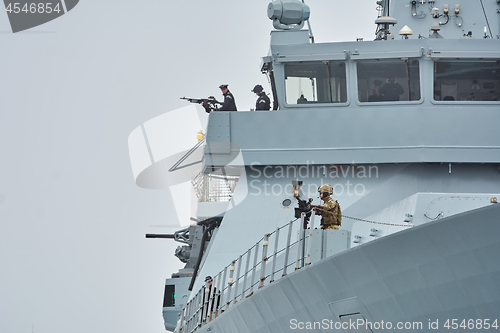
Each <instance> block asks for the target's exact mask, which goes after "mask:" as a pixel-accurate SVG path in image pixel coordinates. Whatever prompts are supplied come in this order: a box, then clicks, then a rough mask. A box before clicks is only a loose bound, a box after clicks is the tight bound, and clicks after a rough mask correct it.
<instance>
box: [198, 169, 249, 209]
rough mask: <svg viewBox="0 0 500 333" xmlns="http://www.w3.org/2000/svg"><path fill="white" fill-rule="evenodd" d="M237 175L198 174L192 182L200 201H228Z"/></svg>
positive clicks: (236, 181) (236, 180) (237, 177)
mask: <svg viewBox="0 0 500 333" xmlns="http://www.w3.org/2000/svg"><path fill="white" fill-rule="evenodd" d="M239 178H240V177H239V176H228V175H215V174H203V173H200V174H198V175H197V176H196V177H195V178H194V179H193V180H192V182H191V183H192V184H193V187H194V190H195V192H196V196H197V197H198V200H199V201H200V202H217V201H229V200H231V197H232V196H233V192H234V189H235V187H236V184H237V183H238V179H239Z"/></svg>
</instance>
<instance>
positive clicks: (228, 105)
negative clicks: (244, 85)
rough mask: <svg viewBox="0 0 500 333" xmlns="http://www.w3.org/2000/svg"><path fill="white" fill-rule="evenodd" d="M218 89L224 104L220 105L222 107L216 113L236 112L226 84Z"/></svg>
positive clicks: (231, 95)
mask: <svg viewBox="0 0 500 333" xmlns="http://www.w3.org/2000/svg"><path fill="white" fill-rule="evenodd" d="M219 88H220V90H221V91H222V94H223V95H224V102H223V103H220V104H222V106H221V107H220V108H219V109H218V111H238V109H237V108H236V102H235V100H234V96H233V94H231V92H230V91H229V89H227V84H221V85H220V86H219Z"/></svg>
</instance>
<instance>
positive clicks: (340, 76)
mask: <svg viewBox="0 0 500 333" xmlns="http://www.w3.org/2000/svg"><path fill="white" fill-rule="evenodd" d="M285 85H286V102H287V104H313V103H345V102H347V87H346V71H345V63H344V62H343V61H317V62H300V63H290V64H286V65H285Z"/></svg>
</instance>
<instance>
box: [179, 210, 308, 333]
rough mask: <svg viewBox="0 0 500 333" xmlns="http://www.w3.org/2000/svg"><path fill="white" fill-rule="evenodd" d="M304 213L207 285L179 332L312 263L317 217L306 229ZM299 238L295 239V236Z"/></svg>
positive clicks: (187, 311)
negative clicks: (312, 235) (314, 229)
mask: <svg viewBox="0 0 500 333" xmlns="http://www.w3.org/2000/svg"><path fill="white" fill-rule="evenodd" d="M304 218H305V215H304V213H303V214H302V216H301V218H300V220H299V219H295V220H293V221H290V222H289V223H288V224H286V225H284V226H282V227H279V228H277V229H276V230H275V231H273V232H271V233H268V234H266V235H264V237H262V238H261V239H259V240H258V241H257V242H256V243H255V245H254V246H252V247H251V248H250V249H248V250H247V251H246V252H245V253H243V254H241V255H240V256H239V257H238V258H237V259H235V260H233V261H232V262H231V263H230V264H229V265H227V266H226V267H224V268H223V269H222V270H221V271H220V272H219V273H217V274H216V275H215V276H213V278H212V282H211V284H210V283H206V285H205V286H204V287H202V288H201V289H200V290H198V292H197V293H196V294H195V295H194V297H192V298H191V300H190V301H189V302H188V303H187V304H186V305H185V306H184V308H183V309H182V311H181V314H180V332H183V333H193V332H195V331H196V330H198V329H199V328H200V327H202V326H203V325H204V324H206V323H208V322H210V321H211V320H213V319H215V318H217V317H218V316H219V315H221V313H223V312H224V311H226V310H227V309H229V308H230V306H231V305H233V304H235V303H237V302H238V301H241V300H244V299H245V298H247V297H250V296H252V295H253V293H254V291H255V290H256V289H260V288H262V287H264V286H265V285H266V284H270V283H272V282H274V281H275V280H277V279H279V278H281V277H284V276H286V275H287V274H288V272H289V270H290V268H291V267H293V266H295V270H298V269H300V268H301V267H304V266H307V265H308V264H310V256H309V255H308V253H310V246H311V243H312V242H308V241H307V240H308V238H309V237H310V236H311V233H310V232H309V230H312V229H313V228H314V214H313V215H312V218H311V221H310V222H309V227H310V229H304V228H303V225H304ZM294 234H295V235H297V236H296V238H295V239H294V237H293V235H294ZM269 267H270V268H269Z"/></svg>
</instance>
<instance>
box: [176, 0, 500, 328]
mask: <svg viewBox="0 0 500 333" xmlns="http://www.w3.org/2000/svg"><path fill="white" fill-rule="evenodd" d="M287 2H293V1H288V0H287ZM297 3H299V1H297ZM380 3H381V5H382V7H383V8H382V7H381V8H380V11H379V18H378V21H379V22H382V23H383V22H387V24H380V25H379V26H378V33H377V38H378V39H387V40H375V41H363V42H341V43H322V44H318V43H311V36H310V31H307V30H293V29H292V30H291V31H273V32H272V33H271V46H270V52H269V54H268V55H267V56H266V57H264V58H263V65H262V69H263V71H267V72H272V74H273V75H272V78H273V80H274V81H273V82H272V83H273V92H274V98H275V100H277V102H278V104H279V110H277V111H262V112H212V113H211V114H210V117H209V122H208V126H207V135H206V146H205V148H204V159H203V170H204V172H205V173H207V174H208V173H213V172H214V171H216V170H217V168H219V167H226V166H228V165H230V166H231V167H230V170H232V171H234V172H233V173H231V174H232V175H235V174H237V173H238V172H237V171H239V172H240V173H239V174H240V176H239V177H240V178H239V181H238V185H237V186H236V188H235V190H234V193H233V196H232V198H231V201H230V203H229V205H228V206H227V207H228V208H227V211H226V212H225V213H224V219H223V222H222V224H221V226H220V227H219V228H218V230H216V232H215V233H214V236H213V237H212V240H211V242H210V244H209V245H208V248H207V250H206V252H205V255H204V257H203V260H202V263H201V266H200V269H199V271H198V279H197V280H196V281H195V283H194V287H193V293H192V294H191V295H190V296H189V299H190V301H192V303H191V304H192V305H189V306H188V308H189V309H187V310H186V311H185V312H183V313H188V314H189V315H190V316H191V318H195V316H199V318H201V314H200V313H197V312H196V309H193V308H195V307H196V304H200V302H202V296H201V295H202V294H201V293H199V292H198V291H199V290H201V288H202V287H203V284H204V282H203V281H202V280H203V277H204V276H206V275H215V274H218V272H220V273H219V274H218V279H217V283H218V284H217V288H218V289H219V290H221V289H224V288H225V286H226V285H227V284H228V283H229V284H230V285H231V284H232V283H233V282H232V280H231V282H229V280H228V276H229V277H232V275H231V274H232V273H231V271H230V270H229V273H228V267H230V266H228V265H229V264H230V263H232V262H234V261H235V260H236V259H237V258H239V259H240V261H242V260H243V259H242V258H243V254H244V253H245V252H246V251H248V249H250V248H252V246H254V245H255V244H256V242H257V243H258V244H260V243H259V242H260V239H261V238H262V237H263V236H264V234H267V233H272V232H273V231H274V230H276V228H278V227H280V226H282V225H284V224H286V223H288V222H289V221H291V220H293V219H294V212H293V207H294V206H296V203H295V201H294V197H293V188H292V187H291V183H292V181H303V183H304V185H303V187H302V189H301V197H302V198H307V197H316V190H317V188H318V186H319V185H321V184H325V183H326V184H330V185H332V186H333V187H334V194H333V197H334V198H335V199H337V200H338V201H339V203H340V206H341V208H342V213H343V215H344V218H343V221H342V227H341V229H342V230H340V231H339V232H338V233H331V234H330V233H326V235H325V233H320V232H317V231H314V230H313V231H312V233H311V234H312V236H311V237H312V238H314V237H316V238H318V237H321V238H322V239H323V243H322V244H321V242H314V243H312V242H311V241H310V240H311V239H312V238H310V239H308V240H306V242H305V244H304V247H306V248H308V251H309V253H310V254H311V257H310V259H307V258H306V262H307V261H308V260H310V262H312V264H311V265H308V266H306V267H303V268H301V269H299V270H298V271H296V272H293V273H291V274H288V275H286V276H285V277H283V278H281V279H276V281H275V282H272V283H270V284H269V283H268V282H267V281H266V283H264V287H263V288H261V289H258V290H257V289H255V290H252V291H253V294H252V296H250V297H246V296H247V295H243V294H241V295H240V296H242V297H241V299H240V300H239V301H238V303H231V302H230V303H229V304H228V305H230V306H229V307H228V308H226V311H225V312H224V313H222V314H220V315H219V316H218V317H217V318H216V319H214V320H213V321H211V322H209V323H208V324H206V325H204V326H201V327H200V326H198V325H197V323H198V320H194V319H193V320H191V321H190V322H189V324H188V327H177V329H182V332H194V331H197V330H198V331H211V332H231V333H232V332H288V331H290V330H293V329H300V327H299V323H302V324H303V325H306V324H307V323H312V325H316V323H320V324H321V327H316V326H314V327H312V328H308V327H306V326H303V327H304V329H303V330H302V331H306V332H307V331H310V332H321V331H331V330H332V329H331V326H329V327H325V326H324V325H323V324H324V322H323V320H327V322H328V323H330V325H336V324H340V325H342V323H345V322H348V321H349V320H366V321H369V322H372V323H379V324H381V322H382V321H384V322H386V323H387V322H391V323H392V324H393V325H396V324H397V323H421V325H422V326H420V327H411V328H410V329H407V328H406V327H405V330H408V331H415V332H417V331H418V332H430V331H433V332H436V331H443V330H444V329H445V327H444V326H443V325H444V324H445V323H446V320H448V319H449V320H452V319H458V320H459V321H460V320H461V319H466V320H469V319H474V320H482V321H483V322H484V320H486V319H489V320H490V323H492V322H493V320H495V319H500V318H498V314H499V313H500V278H499V276H500V275H499V273H500V264H499V263H500V261H499V260H498V258H499V256H500V240H499V237H498V235H499V232H500V206H499V205H498V204H493V203H494V202H495V197H500V172H499V166H498V165H499V163H500V145H499V142H500V133H499V131H498V124H500V101H498V99H497V98H494V97H495V96H496V95H495V94H498V95H500V90H498V86H500V84H496V82H497V81H498V78H497V77H498V73H497V71H496V68H497V67H498V63H499V61H500V39H499V38H500V36H498V35H500V20H499V19H498V18H499V16H498V15H499V14H498V13H499V12H500V10H499V9H500V2H498V1H494V0H491V1H485V0H467V1H462V2H461V3H460V1H459V3H458V4H457V5H458V7H456V6H455V5H451V6H449V8H448V13H447V12H446V8H445V4H443V3H441V2H440V1H439V0H438V1H432V0H431V1H429V0H425V1H421V0H419V1H415V2H412V1H406V0H393V1H388V0H382V1H381V2H380ZM275 7H276V6H275ZM434 7H436V9H434ZM455 8H456V9H455ZM389 15H390V16H391V18H385V16H389ZM391 22H392V23H395V25H394V26H390V25H391V24H392V23H391ZM396 22H397V23H396ZM301 24H302V23H301ZM405 25H408V26H409V27H410V28H411V29H412V30H413V35H410V36H409V38H408V39H405V37H401V36H398V34H397V33H398V31H399V30H400V29H401V28H403V27H404V26H405ZM275 26H277V25H275ZM433 27H437V28H433ZM431 28H433V30H432V31H431ZM389 30H390V31H389ZM469 31H470V33H469ZM430 35H433V37H443V38H439V39H438V38H431V36H430ZM438 35H439V36H438ZM371 60H373V61H374V62H377V61H381V62H384V61H385V62H386V63H389V62H390V61H393V60H394V62H396V61H402V62H404V63H406V64H407V66H406V70H407V72H406V73H405V75H402V76H401V78H405V79H406V81H407V82H405V83H408V86H407V87H408V88H407V92H406V95H407V98H406V99H407V100H401V101H399V100H398V101H388V100H387V99H386V100H384V101H380V102H373V101H371V102H370V101H369V99H368V98H366V97H368V93H369V91H370V88H371V84H372V83H373V84H375V80H374V79H375V76H374V77H369V76H366V77H365V78H362V79H360V72H361V69H360V67H359V64H363V62H365V63H366V62H367V61H371ZM451 60H453V61H455V60H456V61H462V62H463V63H467V64H469V65H468V66H469V67H475V66H474V65H475V62H480V61H483V62H484V61H486V62H490V63H494V64H496V65H493V67H492V68H493V69H492V70H490V71H491V73H487V75H486V74H485V77H487V78H488V79H487V80H482V81H481V82H478V80H477V78H475V77H474V75H476V73H472V74H471V72H467V71H466V70H465V72H467V73H468V75H469V76H467V77H465V79H464V80H463V81H464V82H461V83H460V84H461V85H462V87H461V88H460V89H462V90H461V91H462V95H467V96H460V98H461V99H457V98H454V100H451V99H448V98H444V97H455V95H456V96H457V97H458V95H457V94H458V93H457V92H455V94H454V96H447V95H448V94H443V95H442V96H441V91H440V90H442V89H443V87H444V88H445V89H448V90H450V89H451V88H449V87H450V86H451V87H455V88H456V89H455V90H457V89H458V88H457V87H458V84H457V83H454V82H452V81H453V80H455V78H456V77H458V78H459V79H461V77H460V75H461V74H463V70H464V68H458V69H455V68H453V70H451V71H450V72H448V82H441V81H439V80H442V81H444V80H443V79H442V77H443V76H441V77H440V76H439V75H437V74H436V73H438V72H439V71H440V70H441V71H443V72H446V68H444V67H439V66H438V65H439V64H441V63H444V64H445V65H446V64H447V61H448V63H451ZM313 62H317V63H319V64H320V65H321V64H324V65H325V66H327V67H328V68H329V70H331V69H332V68H331V67H330V64H331V63H334V64H337V65H339V66H338V67H339V68H343V70H344V69H345V78H344V77H341V78H340V81H339V82H341V84H344V83H342V82H345V86H341V84H339V85H337V82H334V83H335V84H334V85H332V78H334V79H336V77H333V76H331V73H330V72H328V76H325V77H327V80H328V85H327V84H324V87H323V88H325V87H326V89H324V90H325V91H327V92H328V94H329V97H330V99H327V100H326V101H327V102H325V99H320V98H319V96H318V95H319V91H320V90H319V88H318V85H319V84H320V83H319V82H320V80H321V79H322V77H320V76H315V77H314V76H312V75H311V76H310V77H308V76H307V74H303V73H304V72H302V74H300V75H302V76H300V75H299V74H296V77H295V78H298V79H299V80H301V79H304V81H307V80H308V79H310V82H311V83H310V85H312V87H313V88H312V89H313V90H314V89H316V88H318V90H317V92H314V93H313V94H312V96H313V97H314V98H315V99H310V100H309V101H307V100H306V102H309V103H303V102H304V99H300V98H298V99H297V98H296V97H293V98H288V96H287V93H288V91H287V88H288V86H287V84H288V83H287V80H288V75H289V73H290V72H289V71H288V72H287V66H293V65H297V66H298V65H299V64H301V63H309V64H310V63H313ZM410 64H411V66H418V67H412V68H418V75H416V74H417V73H416V72H412V73H411V74H412V75H413V77H415V76H416V77H418V80H417V81H413V84H414V87H412V89H414V90H413V92H414V95H413V96H412V95H411V94H410V85H411V84H412V81H411V79H410V78H411V77H412V76H411V75H410V73H409V68H410V67H409V66H410ZM495 66H496V67H495ZM374 67H376V66H374ZM325 68H326V67H325ZM443 68H444V69H443ZM343 70H342V71H343ZM461 71H462V72H461ZM495 73H497V74H495ZM439 74H442V73H439ZM483 74H484V73H483ZM384 75H385V73H384ZM495 75H496V76H495ZM292 76H293V75H292ZM381 76H382V74H380V75H379V77H377V79H380V78H381ZM384 79H385V77H384ZM387 79H389V77H387ZM315 80H316V81H315ZM342 80H343V81H342ZM361 81H363V82H361ZM469 81H470V82H469ZM415 82H416V83H415ZM479 83H480V84H481V85H480V84H479ZM447 85H448V86H447ZM463 87H465V88H463ZM478 87H479V90H482V91H483V92H484V93H485V94H489V95H488V98H487V99H481V98H477V99H476V97H475V95H474V92H475V91H478ZM300 89H301V88H300ZM342 89H344V90H345V91H342ZM438 90H439V91H438ZM469 90H470V91H469ZM415 91H417V92H418V93H415ZM457 91H458V90H457ZM471 91H472V92H471ZM299 93H300V91H299ZM334 93H337V97H338V98H337V99H335V100H334V99H333V98H332V95H333V94H334ZM315 94H316V96H315ZM451 95H453V94H451ZM469 95H470V96H469ZM301 97H303V94H302V96H301ZM316 97H317V98H316ZM344 97H345V98H344ZM469 97H470V98H469ZM295 101H296V103H295ZM289 168H292V169H291V170H295V171H296V172H295V173H292V174H288V173H286V174H284V172H288V171H289V170H290V169H289ZM283 170H285V171H283ZM300 170H301V171H302V173H300ZM280 171H281V173H280ZM371 171H373V174H369V172H371ZM360 175H361V176H360ZM341 190H342V191H341ZM266 191H267V192H266ZM286 199H289V200H292V202H293V203H292V205H290V206H287V205H284V202H285V200H286ZM314 203H315V204H319V201H318V200H317V199H316V202H314ZM206 204H207V205H209V204H210V203H206ZM484 206H489V207H484ZM476 207H482V208H479V209H475V210H472V209H474V208H476ZM212 208H214V209H210V207H208V206H207V207H201V209H200V214H202V215H203V214H208V215H210V212H211V211H214V210H215V211H217V209H215V207H212ZM464 211H466V212H465V213H462V212H464ZM443 217H444V218H443ZM316 219H317V218H316ZM312 221H314V216H313V220H312ZM318 222H319V221H318V219H317V220H316V221H314V222H312V223H316V224H317V223H318ZM290 230H292V228H290ZM341 233H342V236H339V235H340V234H341ZM292 234H293V239H292V242H295V241H298V240H300V237H299V235H300V233H297V230H295V229H294V233H292ZM337 236H339V237H338V238H339V239H336V240H335V241H334V242H330V241H328V240H329V239H330V238H332V237H334V238H335V237H337ZM280 237H281V238H280V239H279V242H280V243H283V242H286V236H285V235H281V236H280ZM325 237H326V241H325ZM337 242H338V243H339V244H337ZM340 242H342V245H340ZM276 243H278V241H277V242H276ZM299 244H300V243H299ZM344 244H346V246H345V247H344ZM349 246H351V248H350V249H348V250H345V249H346V248H348V247H349ZM263 249H264V248H263ZM293 249H295V250H299V248H298V247H297V246H296V247H295V248H293ZM293 249H292V251H293ZM271 250H272V249H269V251H271ZM338 251H342V252H340V253H338ZM251 253H252V255H253V254H254V252H251ZM320 253H321V254H320ZM325 253H326V254H328V253H336V254H334V255H333V256H331V257H329V258H327V259H321V258H324V257H325ZM259 255H262V252H259ZM255 258H257V256H253V257H250V256H248V258H246V259H245V260H244V261H246V262H249V263H250V264H249V265H250V266H251V262H257V261H255V260H256V259H255ZM263 262H265V260H263ZM276 262H278V260H276ZM239 267H241V265H240V266H239ZM252 269H253V271H252V272H250V273H248V274H252V275H253V276H254V278H249V281H248V283H251V282H252V283H253V282H255V279H256V278H257V279H258V277H259V270H258V269H254V268H252ZM259 269H260V270H261V271H264V269H267V267H266V268H264V266H260V268H259ZM289 272H290V271H289ZM289 272H288V273H289ZM248 274H246V275H245V276H247V275H248ZM200 277H201V278H200ZM250 280H251V281H250ZM242 283H243V284H244V282H242ZM241 289H245V288H244V287H243V286H241V285H240V286H238V285H237V284H236V285H235V286H234V289H233V290H232V292H233V293H234V294H232V295H235V294H237V293H238V292H239V290H241ZM224 302H226V300H224ZM434 322H436V324H437V325H438V327H437V328H436V329H435V327H432V325H431V326H429V325H430V324H431V323H434ZM294 325H295V326H294ZM340 327H341V328H340V329H338V331H341V332H342V331H343V332H350V331H352V330H351V329H350V328H346V329H344V328H342V326H340ZM335 328H336V327H335ZM460 329H461V328H460V327H459V328H458V330H460ZM392 330H395V329H394V328H393V329H392ZM400 330H401V329H400ZM462 330H465V329H462ZM466 330H469V331H474V330H475V331H478V329H476V327H474V329H469V328H467V329H466ZM357 331H358V332H361V331H363V330H357ZM364 331H372V332H389V331H390V329H387V327H386V328H383V327H382V328H380V326H379V327H372V328H371V329H370V330H368V329H365V330H364Z"/></svg>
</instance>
